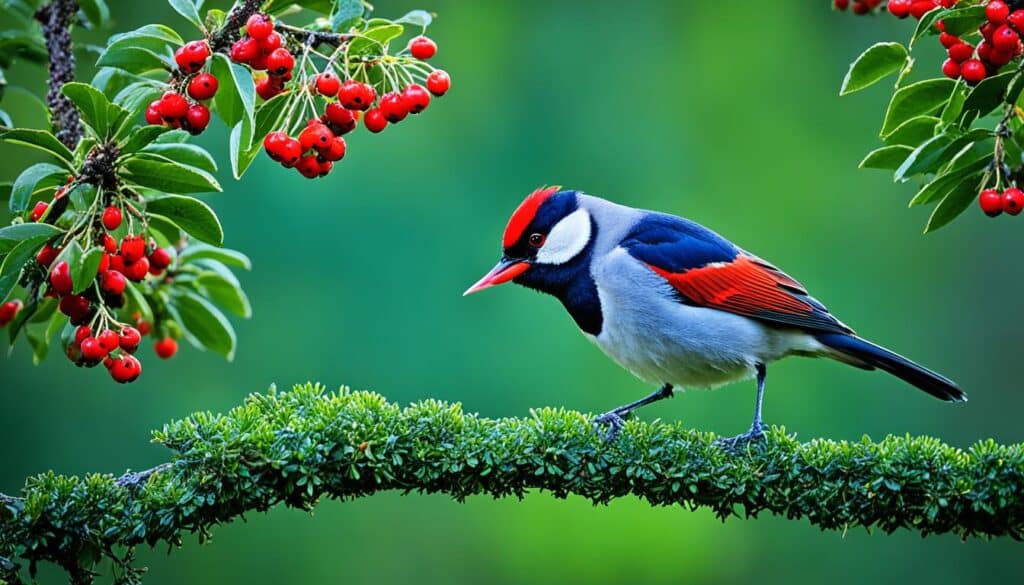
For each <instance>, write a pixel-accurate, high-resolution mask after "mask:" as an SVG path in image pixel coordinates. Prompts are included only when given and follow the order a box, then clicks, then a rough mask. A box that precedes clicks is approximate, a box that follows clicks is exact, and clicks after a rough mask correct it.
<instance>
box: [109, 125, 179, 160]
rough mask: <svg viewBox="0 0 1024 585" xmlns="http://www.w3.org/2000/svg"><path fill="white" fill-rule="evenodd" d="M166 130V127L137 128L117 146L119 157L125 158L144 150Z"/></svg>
mask: <svg viewBox="0 0 1024 585" xmlns="http://www.w3.org/2000/svg"><path fill="white" fill-rule="evenodd" d="M168 130H169V128H168V127H167V126H149V125H147V126H139V127H138V128H136V129H135V130H132V133H131V134H129V135H128V137H127V138H125V139H124V141H123V142H121V143H120V144H119V146H120V148H121V155H122V156H127V155H130V154H134V153H136V152H138V151H140V150H142V149H143V148H146V147H147V146H149V145H150V144H151V143H152V142H153V141H154V140H156V139H157V138H158V137H159V136H160V135H161V134H163V133H165V132H167V131H168Z"/></svg>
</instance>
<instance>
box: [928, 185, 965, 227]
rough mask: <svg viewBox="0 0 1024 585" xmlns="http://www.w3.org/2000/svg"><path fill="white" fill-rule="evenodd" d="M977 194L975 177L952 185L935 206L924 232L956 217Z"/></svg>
mask: <svg viewBox="0 0 1024 585" xmlns="http://www.w3.org/2000/svg"><path fill="white" fill-rule="evenodd" d="M977 196H978V182H977V181H976V180H975V177H968V178H967V179H964V180H963V181H961V182H960V183H959V184H958V185H957V186H956V187H954V188H953V189H952V190H951V191H949V193H947V194H946V196H945V197H943V198H942V201H941V202H940V203H939V204H938V205H937V206H936V207H935V211H933V212H932V215H931V217H929V218H928V225H926V226H925V228H924V233H926V234H929V233H931V232H934V231H935V230H937V229H939V228H941V227H942V226H944V225H946V224H948V223H949V222H951V221H953V220H954V219H956V217H957V216H958V215H960V214H961V213H963V212H964V210H966V209H967V208H968V207H970V205H971V203H972V202H973V201H974V199H975V198H976V197H977Z"/></svg>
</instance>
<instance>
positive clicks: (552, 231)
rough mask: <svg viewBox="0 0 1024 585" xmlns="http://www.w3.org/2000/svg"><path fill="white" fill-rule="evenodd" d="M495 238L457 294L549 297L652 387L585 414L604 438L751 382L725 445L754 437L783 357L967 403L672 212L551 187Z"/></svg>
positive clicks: (785, 279)
mask: <svg viewBox="0 0 1024 585" xmlns="http://www.w3.org/2000/svg"><path fill="white" fill-rule="evenodd" d="M502 245H503V248H504V250H503V254H502V257H501V260H500V261H499V262H498V264H497V266H495V267H494V268H493V269H491V271H490V272H488V273H487V274H486V275H485V276H484V277H483V278H481V279H480V281H479V282H477V283H476V284H474V285H473V286H471V287H470V288H469V290H467V291H466V292H465V294H467V295H468V294H471V293H475V292H478V291H481V290H484V289H486V288H490V287H492V286H495V285H498V284H502V283H505V282H510V281H511V282H514V283H516V284H519V285H522V286H525V287H529V288H532V289H536V290H538V291H541V292H545V293H547V294H550V295H552V296H554V297H555V298H557V299H558V300H560V301H561V302H562V304H563V305H564V306H565V308H566V310H567V311H569V314H570V315H571V316H572V318H573V320H575V322H576V325H578V326H579V328H580V330H581V331H582V332H583V334H584V335H585V336H586V337H587V338H588V339H590V340H591V341H593V342H594V343H596V344H597V346H598V347H599V348H601V350H602V351H604V353H605V354H607V355H608V357H610V358H612V359H613V360H614V361H615V362H616V363H618V364H619V365H621V366H622V367H624V368H626V369H627V370H629V371H630V372H632V373H633V374H634V375H636V376H637V377H639V378H640V379H642V380H645V381H647V382H651V383H656V384H661V387H660V388H659V389H658V390H656V391H655V392H653V393H652V394H650V395H649V396H647V397H645V398H642V399H640V400H637V401H636V402H632V403H630V404H626V405H624V406H621V407H619V408H616V409H614V410H611V411H609V412H607V413H605V414H603V415H601V416H600V417H598V418H597V419H596V422H598V423H602V424H606V425H609V427H610V428H609V434H610V435H611V436H614V434H615V433H617V432H618V430H619V428H621V426H622V424H623V418H624V417H626V416H627V415H629V414H630V413H631V412H632V411H633V410H635V409H637V408H639V407H641V406H644V405H646V404H650V403H652V402H656V401H658V400H662V399H664V398H669V397H671V396H672V392H673V387H676V386H679V387H690V388H713V387H715V386H720V385H722V384H727V383H729V382H734V381H737V380H742V379H747V378H751V377H755V378H756V379H757V398H756V402H755V410H754V421H753V424H752V425H751V427H750V430H749V431H748V432H747V433H744V434H742V435H739V436H738V437H734V438H733V439H730V440H729V441H730V442H731V444H732V445H734V446H735V445H737V444H742V443H744V442H746V441H749V440H752V439H758V438H760V437H762V436H763V434H764V425H763V423H762V421H761V403H762V398H763V396H764V386H765V375H766V366H767V364H769V363H771V362H774V361H776V360H779V359H781V358H784V357H787V356H791V355H799V356H810V357H827V358H831V359H834V360H837V361H840V362H843V363H846V364H849V365H851V366H855V367H858V368H861V369H865V370H873V369H875V368H879V369H882V370H885V371H886V372H889V373H890V374H893V375H894V376H897V377H899V378H902V379H903V380H905V381H906V382H908V383H910V384H912V385H914V386H916V387H918V388H920V389H921V390H924V391H925V392H927V393H928V394H931V395H932V396H935V397H936V398H940V399H942V400H948V401H955V402H964V401H966V400H967V396H966V395H965V394H964V393H963V392H962V391H961V390H960V388H959V387H957V385H956V384H955V383H954V382H953V381H951V380H949V379H948V378H945V377H943V376H941V375H939V374H937V373H935V372H933V371H931V370H928V369H926V368H923V367H921V366H919V365H917V364H915V363H914V362H912V361H910V360H908V359H906V358H904V357H902V356H900V355H897V354H895V353H893V352H891V351H889V350H887V349H884V348H882V347H879V346H877V345H875V344H873V343H871V342H869V341H866V340H864V339H861V338H860V337H857V336H856V335H855V334H854V332H853V330H852V329H850V328H849V327H847V326H846V325H844V324H843V323H842V322H840V321H839V320H838V319H836V318H835V317H833V316H832V314H831V313H829V312H828V309H826V308H825V306H824V305H823V304H821V303H820V302H818V301H817V300H816V299H814V298H813V297H811V296H810V295H808V294H807V291H806V289H804V287H803V286H802V285H801V284H800V283H799V282H797V281H796V280H794V279H793V278H791V277H789V276H788V275H786V274H785V273H784V272H782V271H781V270H779V269H778V268H776V267H775V266H773V265H771V264H769V263H768V262H766V261H764V260H762V259H760V258H758V257H757V256H754V255H752V254H750V253H749V252H746V251H745V250H743V249H741V248H739V247H737V246H736V245H734V244H732V243H731V242H729V241H728V240H726V239H725V238H723V237H722V236H720V235H718V234H716V233H715V232H713V231H711V230H709V229H707V228H705V227H703V226H701V225H699V224H697V223H695V222H692V221H689V220H686V219H683V218H681V217H676V216H674V215H668V214H664V213H657V212H654V211H644V210H641V209H633V208H631V207H626V206H623V205H618V204H616V203H612V202H610V201H606V200H604V199H600V198H598V197H593V196H590V195H585V194H583V193H580V192H577V191H559V188H558V187H550V188H544V189H538V190H537V191H535V192H534V193H533V194H531V195H530V196H529V197H527V198H526V200H524V201H523V202H522V204H520V205H519V207H518V208H517V209H516V210H515V212H514V213H513V214H512V217H511V219H509V222H508V225H507V227H506V228H505V234H504V236H503V238H502Z"/></svg>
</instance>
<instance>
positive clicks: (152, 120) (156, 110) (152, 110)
mask: <svg viewBox="0 0 1024 585" xmlns="http://www.w3.org/2000/svg"><path fill="white" fill-rule="evenodd" d="M146 123H147V124H152V125H153V126H160V125H162V124H163V123H164V117H163V116H161V115H160V100H155V101H152V102H150V104H149V105H148V106H147V107H146Z"/></svg>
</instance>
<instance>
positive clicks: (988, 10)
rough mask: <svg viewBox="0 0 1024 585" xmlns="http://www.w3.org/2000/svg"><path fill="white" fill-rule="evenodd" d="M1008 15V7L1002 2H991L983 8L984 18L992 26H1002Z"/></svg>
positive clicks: (998, 0)
mask: <svg viewBox="0 0 1024 585" xmlns="http://www.w3.org/2000/svg"><path fill="white" fill-rule="evenodd" d="M1009 15H1010V7H1009V6H1007V5H1006V2H1003V0H991V1H990V2H989V3H988V4H987V5H986V6H985V18H987V19H988V21H989V22H991V23H992V24H1003V23H1004V22H1006V17H1007V16H1009Z"/></svg>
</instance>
